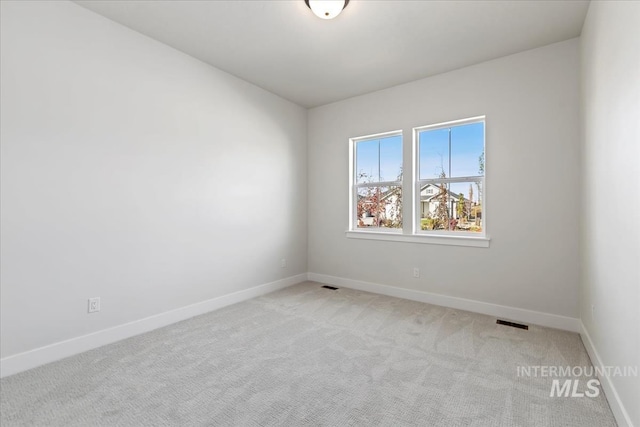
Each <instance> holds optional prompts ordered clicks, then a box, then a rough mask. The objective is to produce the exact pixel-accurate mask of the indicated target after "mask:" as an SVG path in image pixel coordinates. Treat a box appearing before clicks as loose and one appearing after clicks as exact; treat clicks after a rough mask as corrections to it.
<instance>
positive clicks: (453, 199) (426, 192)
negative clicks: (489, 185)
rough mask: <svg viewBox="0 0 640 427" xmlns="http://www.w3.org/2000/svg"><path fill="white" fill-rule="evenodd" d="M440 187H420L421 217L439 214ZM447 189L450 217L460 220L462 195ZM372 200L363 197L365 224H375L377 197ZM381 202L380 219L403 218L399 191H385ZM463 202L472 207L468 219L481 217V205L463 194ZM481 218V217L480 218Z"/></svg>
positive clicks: (395, 219)
mask: <svg viewBox="0 0 640 427" xmlns="http://www.w3.org/2000/svg"><path fill="white" fill-rule="evenodd" d="M440 191H441V189H440V187H439V186H438V185H437V184H427V185H425V186H424V187H422V188H421V189H420V216H421V218H434V217H435V216H437V211H438V205H439V204H440V203H441V195H440ZM446 191H447V199H448V203H447V204H448V206H447V210H448V212H449V218H451V219H456V220H459V219H460V218H458V203H460V199H459V197H460V195H459V194H455V193H453V192H451V191H449V190H446ZM371 199H372V200H369V199H367V198H363V199H361V202H360V203H362V205H363V206H364V212H363V214H362V217H361V218H360V220H361V224H362V225H364V226H375V225H376V218H375V215H374V214H373V213H375V211H376V209H375V206H376V205H377V203H376V201H375V197H374V196H372V197H371ZM380 202H381V203H382V204H383V206H384V210H381V211H380V213H379V214H380V215H379V218H378V221H380V222H381V221H384V220H391V221H394V222H395V221H398V220H401V219H402V218H401V215H402V209H401V206H400V204H401V200H399V197H398V193H397V191H395V190H390V191H387V192H385V193H383V194H382V195H381V197H380ZM463 203H465V205H466V210H469V209H470V215H469V218H468V219H471V220H474V219H476V217H479V216H480V215H481V212H482V208H481V206H480V205H477V204H474V203H472V202H470V200H469V199H468V198H466V197H464V196H463ZM478 219H479V218H478Z"/></svg>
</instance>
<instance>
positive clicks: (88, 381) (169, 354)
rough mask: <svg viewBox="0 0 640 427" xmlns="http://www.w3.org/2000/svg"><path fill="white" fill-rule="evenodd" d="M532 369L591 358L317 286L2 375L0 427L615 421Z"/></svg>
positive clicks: (534, 336) (469, 316) (565, 343)
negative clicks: (521, 370)
mask: <svg viewBox="0 0 640 427" xmlns="http://www.w3.org/2000/svg"><path fill="white" fill-rule="evenodd" d="M529 365H534V366H541V365H550V366H591V365H590V361H589V358H588V356H587V354H586V352H585V350H584V347H583V346H582V343H581V341H580V337H579V336H578V335H577V334H574V333H569V332H563V331H558V330H553V329H546V328H540V327H535V326H532V327H530V329H529V330H528V331H525V330H520V329H514V328H511V327H508V326H501V325H496V324H495V319H493V318H491V317H489V316H483V315H479V314H474V313H469V312H465V311H459V310H453V309H447V308H442V307H437V306H433V305H428V304H422V303H418V302H412V301H406V300H402V299H396V298H390V297H386V296H381V295H376V294H371V293H366V292H359V291H353V290H349V289H339V290H336V291H332V290H327V289H323V288H321V285H320V284H318V283H312V282H307V283H303V284H300V285H296V286H293V287H291V288H288V289H284V290H282V291H278V292H275V293H272V294H269V295H266V296H263V297H260V298H256V299H253V300H250V301H246V302H243V303H240V304H236V305H233V306H230V307H227V308H224V309H221V310H218V311H215V312H212V313H209V314H206V315H203V316H199V317H196V318H193V319H190V320H186V321H184V322H180V323H177V324H175V325H171V326H168V327H165V328H162V329H159V330H156V331H153V332H150V333H147V334H144V335H140V336H137V337H134V338H130V339H127V340H124V341H121V342H118V343H115V344H112V345H108V346H105V347H102V348H99V349H96V350H92V351H89V352H87V353H83V354H80V355H78V356H74V357H71V358H68V359H65V360H62V361H59V362H56V363H52V364H49V365H47V366H43V367H40V368H37V369H33V370H31V371H28V372H24V373H21V374H18V375H14V376H11V377H8V378H4V379H2V381H1V382H0V394H1V405H0V410H1V418H0V420H1V423H0V424H1V425H2V427H9V426H16V425H19V426H27V425H28V426H31V425H38V426H85V427H86V426H94V425H96V426H97V425H100V426H168V425H172V426H204V425H216V426H218V425H219V426H272V425H273V426H375V425H384V426H581V427H584V426H598V427H605V426H615V421H614V419H613V416H612V414H611V411H610V409H609V407H608V405H607V402H606V399H605V398H604V396H603V395H602V393H600V395H599V396H598V397H594V398H590V397H549V394H550V390H551V382H552V379H551V378H540V377H535V378H534V377H522V376H520V377H519V376H518V375H517V367H518V366H529ZM580 383H581V385H580V390H582V391H584V390H585V384H584V382H583V381H580Z"/></svg>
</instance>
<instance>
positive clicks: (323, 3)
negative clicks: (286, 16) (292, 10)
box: [304, 0, 349, 19]
mask: <svg viewBox="0 0 640 427" xmlns="http://www.w3.org/2000/svg"><path fill="white" fill-rule="evenodd" d="M304 2H305V3H306V4H307V6H309V9H311V11H312V12H313V13H314V14H315V15H316V16H317V17H318V18H322V19H333V18H335V17H336V16H338V15H340V12H342V9H344V8H345V7H347V4H349V0H304Z"/></svg>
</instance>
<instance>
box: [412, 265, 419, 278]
mask: <svg viewBox="0 0 640 427" xmlns="http://www.w3.org/2000/svg"><path fill="white" fill-rule="evenodd" d="M413 277H414V279H417V278H418V277H420V269H419V268H417V267H416V268H414V269H413Z"/></svg>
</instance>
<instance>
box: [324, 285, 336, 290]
mask: <svg viewBox="0 0 640 427" xmlns="http://www.w3.org/2000/svg"><path fill="white" fill-rule="evenodd" d="M323 288H325V289H331V290H332V291H337V290H338V289H339V288H335V287H333V286H323Z"/></svg>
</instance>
